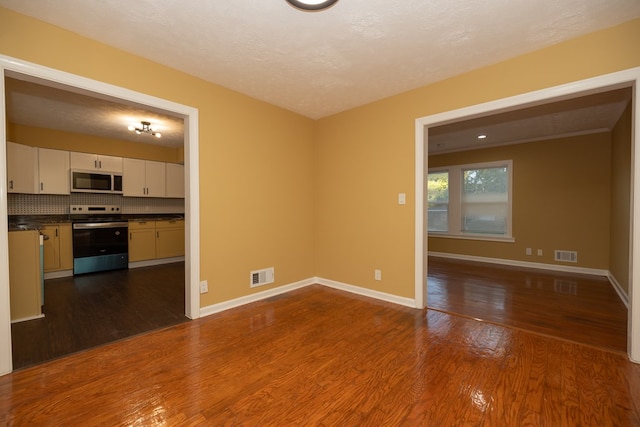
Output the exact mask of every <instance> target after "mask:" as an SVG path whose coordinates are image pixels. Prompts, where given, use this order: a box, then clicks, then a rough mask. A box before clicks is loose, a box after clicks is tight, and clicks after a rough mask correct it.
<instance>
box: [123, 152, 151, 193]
mask: <svg viewBox="0 0 640 427" xmlns="http://www.w3.org/2000/svg"><path fill="white" fill-rule="evenodd" d="M146 189H147V186H146V183H145V161H144V160H138V159H127V158H125V159H124V160H123V173H122V193H123V195H125V196H131V197H144V196H146V192H147V190H146Z"/></svg>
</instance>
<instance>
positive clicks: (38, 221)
mask: <svg viewBox="0 0 640 427" xmlns="http://www.w3.org/2000/svg"><path fill="white" fill-rule="evenodd" d="M181 219H184V214H120V220H121V221H129V220H133V221H145V220H146V221H163V220H181ZM73 221H74V220H73V219H72V218H71V217H70V215H68V214H64V215H9V221H8V222H9V231H24V230H40V229H41V228H42V227H43V226H45V225H47V224H63V223H70V222H73Z"/></svg>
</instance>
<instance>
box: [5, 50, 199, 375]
mask: <svg viewBox="0 0 640 427" xmlns="http://www.w3.org/2000/svg"><path fill="white" fill-rule="evenodd" d="M7 74H9V75H11V74H18V75H20V77H21V78H23V77H26V79H34V80H36V81H39V80H47V81H48V82H50V83H52V85H56V84H58V85H64V86H70V87H73V88H75V89H77V90H78V91H79V92H81V93H82V92H84V93H90V94H93V95H98V96H104V97H107V98H111V99H113V98H116V99H120V100H123V101H128V102H133V103H136V104H141V105H145V106H148V107H150V109H155V110H160V111H163V112H166V113H169V114H171V115H174V116H177V117H181V118H183V120H184V159H185V315H186V316H187V317H189V318H191V319H196V318H198V317H200V292H199V289H200V286H199V283H200V191H199V186H200V184H199V176H200V174H199V162H198V158H199V155H198V151H199V140H198V109H197V108H194V107H190V106H187V105H182V104H178V103H175V102H172V101H168V100H166V99H161V98H156V97H154V96H150V95H146V94H143V93H140V92H136V91H132V90H129V89H125V88H122V87H118V86H114V85H111V84H108V83H103V82H100V81H97V80H92V79H89V78H85V77H81V76H78V75H74V74H70V73H67V72H63V71H59V70H55V69H52V68H48V67H44V66H41V65H38V64H34V63H30V62H27V61H22V60H20V59H16V58H11V57H8V56H4V55H0V117H2V120H1V123H0V139H1V141H0V295H1V296H2V297H1V298H0V375H4V374H7V373H9V372H11V371H12V370H13V363H12V358H11V315H10V304H9V248H8V211H7V173H6V168H7V163H6V162H7V158H6V139H7V130H6V111H5V106H6V103H5V85H4V81H5V76H7Z"/></svg>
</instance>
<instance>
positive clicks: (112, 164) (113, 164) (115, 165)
mask: <svg viewBox="0 0 640 427" xmlns="http://www.w3.org/2000/svg"><path fill="white" fill-rule="evenodd" d="M97 162H98V167H99V168H100V170H101V171H105V172H119V173H122V157H114V156H103V155H99V156H98V160H97Z"/></svg>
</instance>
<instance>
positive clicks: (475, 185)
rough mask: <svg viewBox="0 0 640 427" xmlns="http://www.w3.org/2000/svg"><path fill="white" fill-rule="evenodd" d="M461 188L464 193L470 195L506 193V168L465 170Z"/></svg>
mask: <svg viewBox="0 0 640 427" xmlns="http://www.w3.org/2000/svg"><path fill="white" fill-rule="evenodd" d="M463 187H464V192H465V193H471V194H487V193H506V192H507V168H506V167H498V168H484V169H469V170H465V171H464V183H463Z"/></svg>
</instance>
